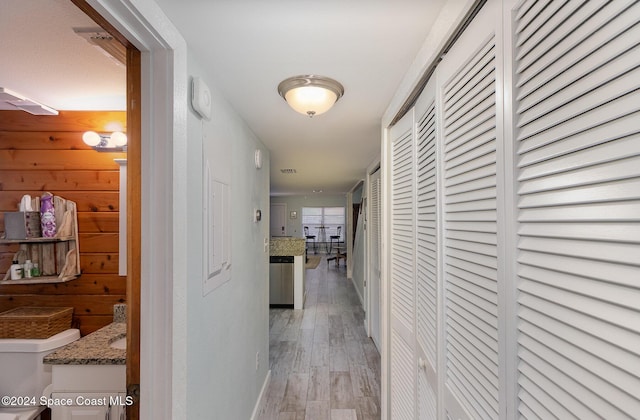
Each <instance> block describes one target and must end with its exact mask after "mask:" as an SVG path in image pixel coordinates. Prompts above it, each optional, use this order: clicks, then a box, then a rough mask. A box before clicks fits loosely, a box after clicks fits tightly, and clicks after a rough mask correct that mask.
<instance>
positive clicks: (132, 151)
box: [71, 0, 142, 420]
mask: <svg viewBox="0 0 640 420" xmlns="http://www.w3.org/2000/svg"><path fill="white" fill-rule="evenodd" d="M71 2H72V3H73V4H75V5H76V6H77V7H78V8H79V9H80V10H82V11H83V12H84V13H85V14H86V15H87V16H89V17H90V18H91V19H93V20H94V21H95V22H96V23H97V24H98V25H99V26H100V27H102V28H103V29H104V30H106V31H107V32H108V33H109V34H110V35H111V36H113V37H114V38H115V39H117V40H118V41H119V42H120V43H121V44H122V45H124V46H125V47H126V48H127V68H126V72H127V138H128V142H127V390H128V391H129V390H136V392H137V393H138V394H139V384H140V293H141V282H140V273H141V264H140V258H141V255H142V232H141V220H142V213H141V209H142V199H141V196H142V156H141V154H142V110H141V105H142V74H141V72H142V67H141V56H140V51H139V50H138V49H137V48H136V47H135V46H134V45H133V44H132V43H131V42H129V40H128V39H127V38H126V37H125V36H124V35H122V34H121V33H120V32H119V31H118V30H117V29H116V28H115V27H114V26H113V25H112V24H111V23H109V22H108V21H107V20H106V19H105V18H103V17H102V16H101V15H100V14H99V13H98V12H97V11H96V10H95V9H94V8H93V7H91V6H90V5H89V4H88V3H87V2H86V0H71ZM137 397H139V395H137V396H136V398H135V404H133V405H131V406H128V407H127V419H130V420H137V419H139V418H140V404H139V402H138V398H137Z"/></svg>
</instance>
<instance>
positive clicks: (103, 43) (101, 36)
mask: <svg viewBox="0 0 640 420" xmlns="http://www.w3.org/2000/svg"><path fill="white" fill-rule="evenodd" d="M73 32H75V33H76V35H78V36H80V37H81V38H84V39H85V40H86V41H87V42H88V43H89V44H91V45H93V46H95V47H97V48H99V49H100V50H101V51H102V52H103V53H104V54H105V55H106V56H107V57H109V58H111V59H112V60H114V61H115V62H116V63H117V64H122V65H127V49H126V48H125V46H124V45H122V44H121V43H120V42H119V41H118V40H117V39H115V38H114V37H112V36H111V35H109V33H108V32H107V31H105V30H104V29H102V28H100V27H96V28H73Z"/></svg>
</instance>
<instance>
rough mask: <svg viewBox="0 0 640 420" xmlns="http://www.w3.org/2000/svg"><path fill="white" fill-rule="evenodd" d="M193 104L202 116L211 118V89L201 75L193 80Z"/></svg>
mask: <svg viewBox="0 0 640 420" xmlns="http://www.w3.org/2000/svg"><path fill="white" fill-rule="evenodd" d="M191 105H193V109H194V110H195V111H196V112H197V113H198V114H200V116H201V117H202V118H205V119H207V120H210V119H211V91H210V90H209V87H208V86H207V84H206V83H205V82H203V81H202V79H200V78H199V77H194V78H193V81H192V82H191Z"/></svg>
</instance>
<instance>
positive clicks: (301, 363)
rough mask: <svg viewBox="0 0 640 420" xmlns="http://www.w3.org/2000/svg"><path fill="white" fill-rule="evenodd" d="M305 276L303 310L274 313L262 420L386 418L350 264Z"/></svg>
mask: <svg viewBox="0 0 640 420" xmlns="http://www.w3.org/2000/svg"><path fill="white" fill-rule="evenodd" d="M325 258H326V256H323V259H322V261H321V262H320V265H319V266H318V268H316V269H314V270H307V272H306V281H307V300H306V302H305V309H304V310H292V309H271V310H270V311H269V331H270V333H269V340H270V343H269V344H270V345H269V364H270V368H271V382H270V384H269V388H268V390H267V394H266V399H265V401H264V403H263V406H262V408H261V410H260V414H259V416H258V419H259V420H343V419H344V420H352V419H353V420H373V419H379V418H380V354H379V353H378V350H377V349H376V347H375V345H374V344H373V341H371V339H370V338H368V337H367V335H366V332H365V329H364V311H363V309H362V306H361V304H360V300H359V298H358V295H357V294H356V291H355V289H354V287H353V284H352V283H351V280H347V278H346V269H345V267H344V262H342V264H341V265H340V267H339V268H338V267H336V266H335V263H334V262H331V263H330V264H327V262H326V260H325Z"/></svg>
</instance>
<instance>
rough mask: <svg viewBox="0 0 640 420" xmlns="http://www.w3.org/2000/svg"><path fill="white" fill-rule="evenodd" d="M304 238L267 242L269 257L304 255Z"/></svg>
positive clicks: (274, 239)
mask: <svg viewBox="0 0 640 420" xmlns="http://www.w3.org/2000/svg"><path fill="white" fill-rule="evenodd" d="M305 243H306V239H305V238H271V241H270V242H269V255H270V256H276V257H280V256H286V255H304V252H305V248H306V244H305Z"/></svg>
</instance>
